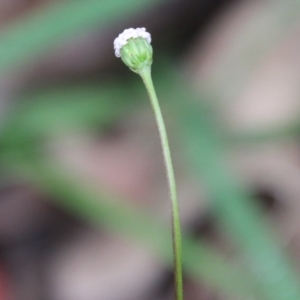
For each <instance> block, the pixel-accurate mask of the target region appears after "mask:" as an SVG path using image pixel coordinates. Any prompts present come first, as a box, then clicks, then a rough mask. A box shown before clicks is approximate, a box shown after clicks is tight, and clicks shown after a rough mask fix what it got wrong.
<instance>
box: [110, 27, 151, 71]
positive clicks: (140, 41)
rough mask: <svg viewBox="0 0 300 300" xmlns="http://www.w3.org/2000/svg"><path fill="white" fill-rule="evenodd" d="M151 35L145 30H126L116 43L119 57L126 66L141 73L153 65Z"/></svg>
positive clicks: (115, 47) (115, 46)
mask: <svg viewBox="0 0 300 300" xmlns="http://www.w3.org/2000/svg"><path fill="white" fill-rule="evenodd" d="M150 43H151V35H150V33H148V32H146V29H145V28H137V29H133V28H130V29H126V30H124V31H123V32H122V33H121V34H120V35H119V36H118V37H117V38H116V39H115V41H114V49H115V54H116V56H117V57H121V59H122V60H123V62H124V63H125V65H127V66H128V67H129V68H130V69H131V70H132V71H134V72H136V73H139V71H141V70H142V69H144V68H146V67H150V66H151V64H152V54H153V50H152V46H151V44H150Z"/></svg>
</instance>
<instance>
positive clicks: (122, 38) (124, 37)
mask: <svg viewBox="0 0 300 300" xmlns="http://www.w3.org/2000/svg"><path fill="white" fill-rule="evenodd" d="M138 37H141V38H144V39H146V40H147V41H148V43H149V44H150V43H151V34H150V33H149V32H147V31H146V28H144V27H142V28H136V29H134V28H129V29H125V30H124V31H123V32H122V33H120V34H119V36H118V37H117V38H116V39H115V40H114V49H115V54H116V56H117V57H120V56H121V53H120V50H121V49H122V47H123V46H125V45H126V44H127V42H128V40H129V39H135V38H138Z"/></svg>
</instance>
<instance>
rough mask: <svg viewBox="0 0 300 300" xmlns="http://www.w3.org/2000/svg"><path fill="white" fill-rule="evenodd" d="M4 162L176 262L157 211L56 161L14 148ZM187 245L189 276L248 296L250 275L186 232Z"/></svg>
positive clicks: (79, 211) (60, 200)
mask: <svg viewBox="0 0 300 300" xmlns="http://www.w3.org/2000/svg"><path fill="white" fill-rule="evenodd" d="M2 166H6V167H7V168H8V170H12V169H13V170H15V171H16V172H17V173H18V174H22V175H23V176H24V177H25V178H27V180H28V181H29V182H30V183H31V184H34V185H35V186H36V187H39V188H40V189H41V190H42V191H43V192H46V193H49V194H50V195H52V196H53V197H54V198H53V199H56V201H57V205H59V206H61V207H63V208H64V209H66V210H67V211H69V212H71V213H74V214H75V215H76V216H78V217H79V218H82V219H84V220H85V221H87V222H89V223H91V224H94V225H96V226H99V225H102V226H106V227H107V228H109V229H111V230H113V231H114V232H117V233H119V234H120V233H121V234H123V235H125V236H128V237H131V238H135V239H137V240H139V241H141V242H143V243H144V244H145V245H147V246H148V247H149V248H151V249H153V250H155V251H156V253H157V254H158V255H159V256H160V257H161V258H163V259H164V260H165V261H167V262H168V263H170V264H171V263H172V262H173V257H172V246H171V245H172V241H171V234H170V232H169V230H167V229H166V228H165V227H164V226H163V225H162V224H161V222H159V221H158V220H155V218H153V216H149V215H147V214H145V213H143V212H141V211H139V212H138V211H136V210H135V209H133V208H132V207H130V205H128V204H126V205H124V204H122V202H120V201H118V202H116V201H111V199H110V198H107V196H105V195H104V194H99V192H95V191H93V189H91V187H89V186H87V185H85V184H84V183H83V182H82V181H80V182H79V180H76V179H75V178H72V176H70V175H69V174H68V175H66V173H65V171H63V170H62V169H61V168H60V166H58V165H55V164H53V162H47V161H45V160H43V161H39V160H31V161H30V162H29V161H27V162H25V161H24V160H23V159H18V158H17V156H13V155H11V153H10V154H8V155H7V156H6V159H5V160H4V161H3V163H2ZM116 203H118V204H116ZM183 250H184V251H183V264H184V268H185V270H186V272H187V273H188V274H190V275H191V276H194V277H195V278H197V279H201V280H204V281H205V282H207V283H208V284H209V285H210V286H211V287H213V288H216V289H218V290H220V291H222V292H224V293H225V295H227V296H229V297H230V299H232V297H233V298H235V297H238V298H239V297H241V296H242V297H243V299H245V298H248V297H249V299H250V296H251V295H253V293H254V292H253V287H252V286H251V280H250V278H248V276H247V274H244V273H241V272H240V270H238V269H237V268H235V267H233V266H232V265H229V264H228V263H226V262H225V261H224V260H223V259H222V258H221V256H219V255H217V254H215V252H214V250H212V249H210V248H209V247H208V246H207V245H205V244H204V243H203V242H201V243H200V242H197V243H196V242H194V241H193V240H191V239H189V238H188V237H186V236H184V237H183Z"/></svg>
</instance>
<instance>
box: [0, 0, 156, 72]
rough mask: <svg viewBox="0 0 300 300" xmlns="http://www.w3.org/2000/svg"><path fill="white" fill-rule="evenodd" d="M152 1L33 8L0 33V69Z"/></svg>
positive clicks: (69, 3) (71, 3)
mask: <svg viewBox="0 0 300 300" xmlns="http://www.w3.org/2000/svg"><path fill="white" fill-rule="evenodd" d="M153 3H159V1H157V0H127V1H119V0H102V1H77V0H76V1H58V2H57V3H54V4H51V5H50V4H49V5H47V6H43V7H42V8H39V9H36V10H35V11H34V12H32V13H29V14H27V15H26V16H25V17H24V18H22V19H19V20H18V21H17V22H15V23H13V24H12V25H10V27H8V28H6V30H4V31H2V32H1V34H0V70H1V72H5V71H7V70H8V69H11V68H15V67H17V66H18V65H20V64H22V63H25V62H28V60H30V59H33V58H34V57H36V55H38V54H40V53H42V52H45V51H48V50H50V49H51V48H53V47H55V46H57V45H58V44H61V43H64V42H65V41H67V40H68V39H70V38H74V37H76V36H78V35H80V34H82V33H83V32H85V31H86V30H89V29H90V28H91V27H93V26H98V27H99V28H101V27H104V26H108V24H110V23H111V22H115V21H116V20H118V19H120V18H124V17H126V16H128V15H129V14H131V13H134V12H137V11H138V10H141V9H144V8H146V7H148V6H150V5H151V4H153ZM112 53H113V51H112Z"/></svg>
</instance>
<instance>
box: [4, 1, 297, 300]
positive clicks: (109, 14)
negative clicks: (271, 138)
mask: <svg viewBox="0 0 300 300" xmlns="http://www.w3.org/2000/svg"><path fill="white" fill-rule="evenodd" d="M153 3H155V1H146V0H144V1H141V0H139V1H137V0H128V1H126V2H120V1H117V0H110V1H100V2H99V1H74V2H72V1H70V2H63V3H56V4H52V5H51V6H50V5H49V7H44V8H43V9H41V10H40V11H35V12H34V13H33V14H32V15H30V16H27V17H26V18H25V19H23V20H19V22H18V23H16V24H14V25H13V26H11V27H10V28H8V29H7V30H6V31H4V32H2V33H1V35H0V70H1V71H2V73H1V74H2V76H4V72H5V71H8V70H11V69H13V68H17V67H18V66H20V65H21V64H24V63H25V62H28V59H32V58H33V57H34V56H35V55H37V54H40V53H43V52H45V51H49V49H51V48H53V47H55V46H56V45H58V44H59V43H61V42H62V41H64V40H66V38H68V39H70V38H73V37H75V36H76V35H78V34H83V33H84V31H86V30H88V29H90V28H91V27H92V26H98V27H99V28H101V29H105V28H107V27H108V26H109V24H110V23H112V22H113V21H114V22H115V21H116V19H117V18H118V17H120V16H122V17H124V15H126V14H130V13H134V12H136V11H138V10H140V9H145V8H146V7H147V6H148V5H151V4H153ZM276 3H277V2H276ZM288 3H292V1H288ZM276 5H277V6H276V7H275V8H276V12H277V15H275V17H272V18H270V20H271V21H270V22H269V23H268V22H267V23H268V24H269V25H272V24H277V27H276V26H275V28H280V29H281V31H278V32H277V33H276V34H275V33H274V34H275V35H274V36H273V35H272V38H274V39H273V41H275V40H277V39H278V38H280V37H281V36H282V35H283V34H284V32H285V31H286V28H287V27H286V25H287V24H290V22H294V21H295V16H296V17H297V16H298V13H299V5H296V4H295V7H293V9H291V8H290V7H287V5H284V4H283V3H282V2H281V3H279V2H278V3H277V4H276ZM282 7H285V10H282V9H278V8H282ZM282 12H283V13H284V14H285V15H284V17H283V16H282V15H280V14H281V13H282ZM286 12H288V13H287V14H286ZM272 16H274V15H272ZM265 20H266V19H265ZM282 22H283V23H282ZM271 27H272V26H269V27H268V28H271ZM273 27H274V26H273ZM275 37H276V38H275ZM267 45H268V43H264V44H263V45H262V47H258V48H257V51H258V52H259V51H262V52H264V51H266V48H265V47H266V46H267ZM260 46H261V45H260ZM246 52H247V51H246ZM241 53H242V52H241ZM259 53H261V52H259ZM246 55H247V53H246ZM233 57H235V58H236V55H234V56H233ZM241 61H244V60H243V58H241ZM245 61H249V60H245ZM236 62H237V61H236V60H234V63H236ZM161 65H162V66H161V67H160V68H159V69H155V74H156V73H159V74H160V75H159V76H158V77H156V79H155V82H157V83H158V86H159V92H158V95H162V97H163V98H165V99H169V100H168V102H166V103H165V109H166V110H167V109H170V110H172V112H175V116H176V117H174V123H176V127H177V129H178V131H177V138H178V139H179V140H180V141H182V148H183V149H184V151H185V152H184V153H186V157H188V159H187V160H189V161H190V165H191V168H190V169H191V172H194V173H195V174H196V176H198V178H199V180H202V181H203V182H205V183H206V185H207V187H208V188H209V191H210V193H211V199H212V200H211V205H212V207H213V210H214V212H215V215H216V216H217V218H218V220H219V224H220V225H224V228H225V229H226V231H227V232H228V233H229V234H230V236H231V237H232V239H233V240H234V242H235V245H236V248H237V249H238V250H239V251H240V255H241V257H243V259H244V262H245V266H246V267H243V268H241V267H238V262H231V263H229V262H226V260H225V258H223V257H222V256H221V255H220V254H217V253H216V252H215V251H214V250H212V249H210V247H209V246H208V245H206V244H205V243H204V242H195V241H192V240H191V239H190V238H189V237H187V236H184V238H183V247H184V251H183V263H184V267H185V271H186V273H188V274H191V275H194V276H196V277H197V278H199V279H202V280H204V281H206V282H207V283H209V284H210V285H211V286H212V287H213V288H216V289H218V290H220V291H223V292H224V293H225V294H226V295H227V296H228V297H231V299H232V297H236V298H241V297H243V298H246V297H249V299H251V297H252V298H253V297H254V298H255V299H269V300H298V299H300V292H299V287H298V286H299V284H298V282H297V276H296V274H294V270H293V268H292V267H291V266H290V263H289V259H288V258H287V257H286V256H285V255H284V253H282V251H281V249H280V246H279V245H278V244H277V243H276V242H275V239H274V238H273V237H272V233H271V231H270V229H269V228H268V224H266V223H265V222H264V220H263V217H262V213H261V211H260V209H259V207H256V206H255V204H254V203H253V201H252V199H251V198H250V197H249V196H248V193H247V192H246V191H245V190H244V188H243V186H242V184H241V183H240V182H239V181H238V180H237V179H236V178H235V177H234V176H233V175H232V174H231V171H230V170H229V169H228V167H227V166H226V165H225V163H224V162H225V156H226V153H227V151H228V149H229V146H230V142H231V141H232V140H231V139H232V137H229V138H228V140H226V139H225V138H224V137H223V136H222V135H221V128H220V127H219V124H218V122H217V121H216V120H215V118H214V111H213V106H209V105H207V104H204V103H209V101H205V100H206V98H207V96H206V95H204V94H203V95H200V96H199V94H198V93H197V94H196V93H195V92H193V91H192V89H191V88H189V86H188V84H187V83H186V82H185V80H183V79H182V78H178V77H177V74H176V71H174V69H173V67H170V66H169V65H164V64H161ZM225 69H226V68H225ZM227 69H228V68H227ZM229 69H230V68H229ZM246 69H247V70H248V69H249V65H247V68H246ZM250 69H251V68H250ZM249 72H250V71H248V73H247V72H246V73H247V74H248V75H249ZM222 82H223V80H222ZM225 84H226V85H230V84H229V83H228V84H227V83H225ZM141 93H146V92H145V91H142V90H141V88H140V87H139V86H137V84H136V81H134V82H133V83H132V84H131V83H127V84H125V85H124V84H122V83H120V82H114V83H113V84H111V85H109V84H108V85H104V84H97V83H89V82H88V83H82V84H81V85H76V86H65V87H59V88H55V87H53V88H52V89H47V90H41V91H39V92H35V93H32V94H27V95H23V96H22V97H23V98H24V99H23V101H22V102H21V101H20V102H19V103H18V104H17V105H16V106H15V107H14V108H13V109H14V111H13V112H12V113H11V114H10V115H9V116H8V118H7V120H5V124H4V127H3V129H2V131H1V136H0V161H1V163H2V167H3V170H4V169H9V170H14V171H15V172H17V173H18V174H21V175H22V176H24V178H27V180H29V181H30V182H31V183H32V184H34V185H37V186H39V187H40V188H41V189H42V190H43V191H44V192H46V193H49V194H51V195H53V196H54V199H57V204H58V205H61V206H62V207H64V208H65V209H67V210H68V211H71V212H72V213H74V214H76V215H77V216H78V217H79V218H83V219H84V220H86V221H88V222H91V223H92V224H95V225H99V224H101V225H104V226H107V227H108V228H110V229H111V230H114V231H116V232H119V233H121V234H125V235H127V236H130V237H134V238H136V239H138V240H141V241H142V242H144V243H146V244H148V245H149V246H150V245H151V247H152V248H153V249H154V250H155V251H156V252H157V254H159V255H160V257H161V258H162V259H164V260H166V261H167V262H169V263H170V262H171V258H172V253H171V242H170V240H171V236H170V234H169V232H168V230H167V229H165V228H164V226H162V225H161V224H159V223H158V222H157V221H153V218H150V217H149V216H148V215H147V214H145V213H144V212H141V211H136V210H135V209H134V208H130V207H129V206H124V205H122V204H121V203H122V201H117V202H116V201H112V202H111V201H109V199H110V197H111V196H110V195H106V194H105V192H103V194H101V195H100V194H98V193H96V192H94V191H93V190H92V188H90V187H89V186H88V184H87V183H83V182H80V184H78V182H77V180H76V179H75V178H73V177H72V176H71V175H69V174H66V173H67V172H66V170H61V167H60V166H58V165H57V164H56V163H55V162H53V161H49V158H48V157H47V155H46V153H45V152H43V145H44V144H43V140H44V139H47V138H53V137H54V136H56V135H59V134H61V132H62V131H64V130H65V131H66V132H69V131H72V130H73V131H76V130H95V128H99V127H102V126H106V125H107V124H110V123H111V122H115V121H116V120H118V119H119V118H121V117H122V116H124V115H126V114H127V113H128V112H129V111H133V109H134V107H136V105H137V104H136V103H135V102H134V101H132V100H133V99H139V98H140V96H141ZM199 99H200V100H202V101H199ZM170 100H172V103H171V104H170ZM292 128H293V130H295V128H298V125H297V126H296V127H295V126H292ZM297 130H298V129H297ZM283 133H284V134H285V131H284V130H283ZM261 139H262V138H261ZM100 200H101V201H100ZM112 203H115V204H112ZM116 203H118V204H116Z"/></svg>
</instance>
